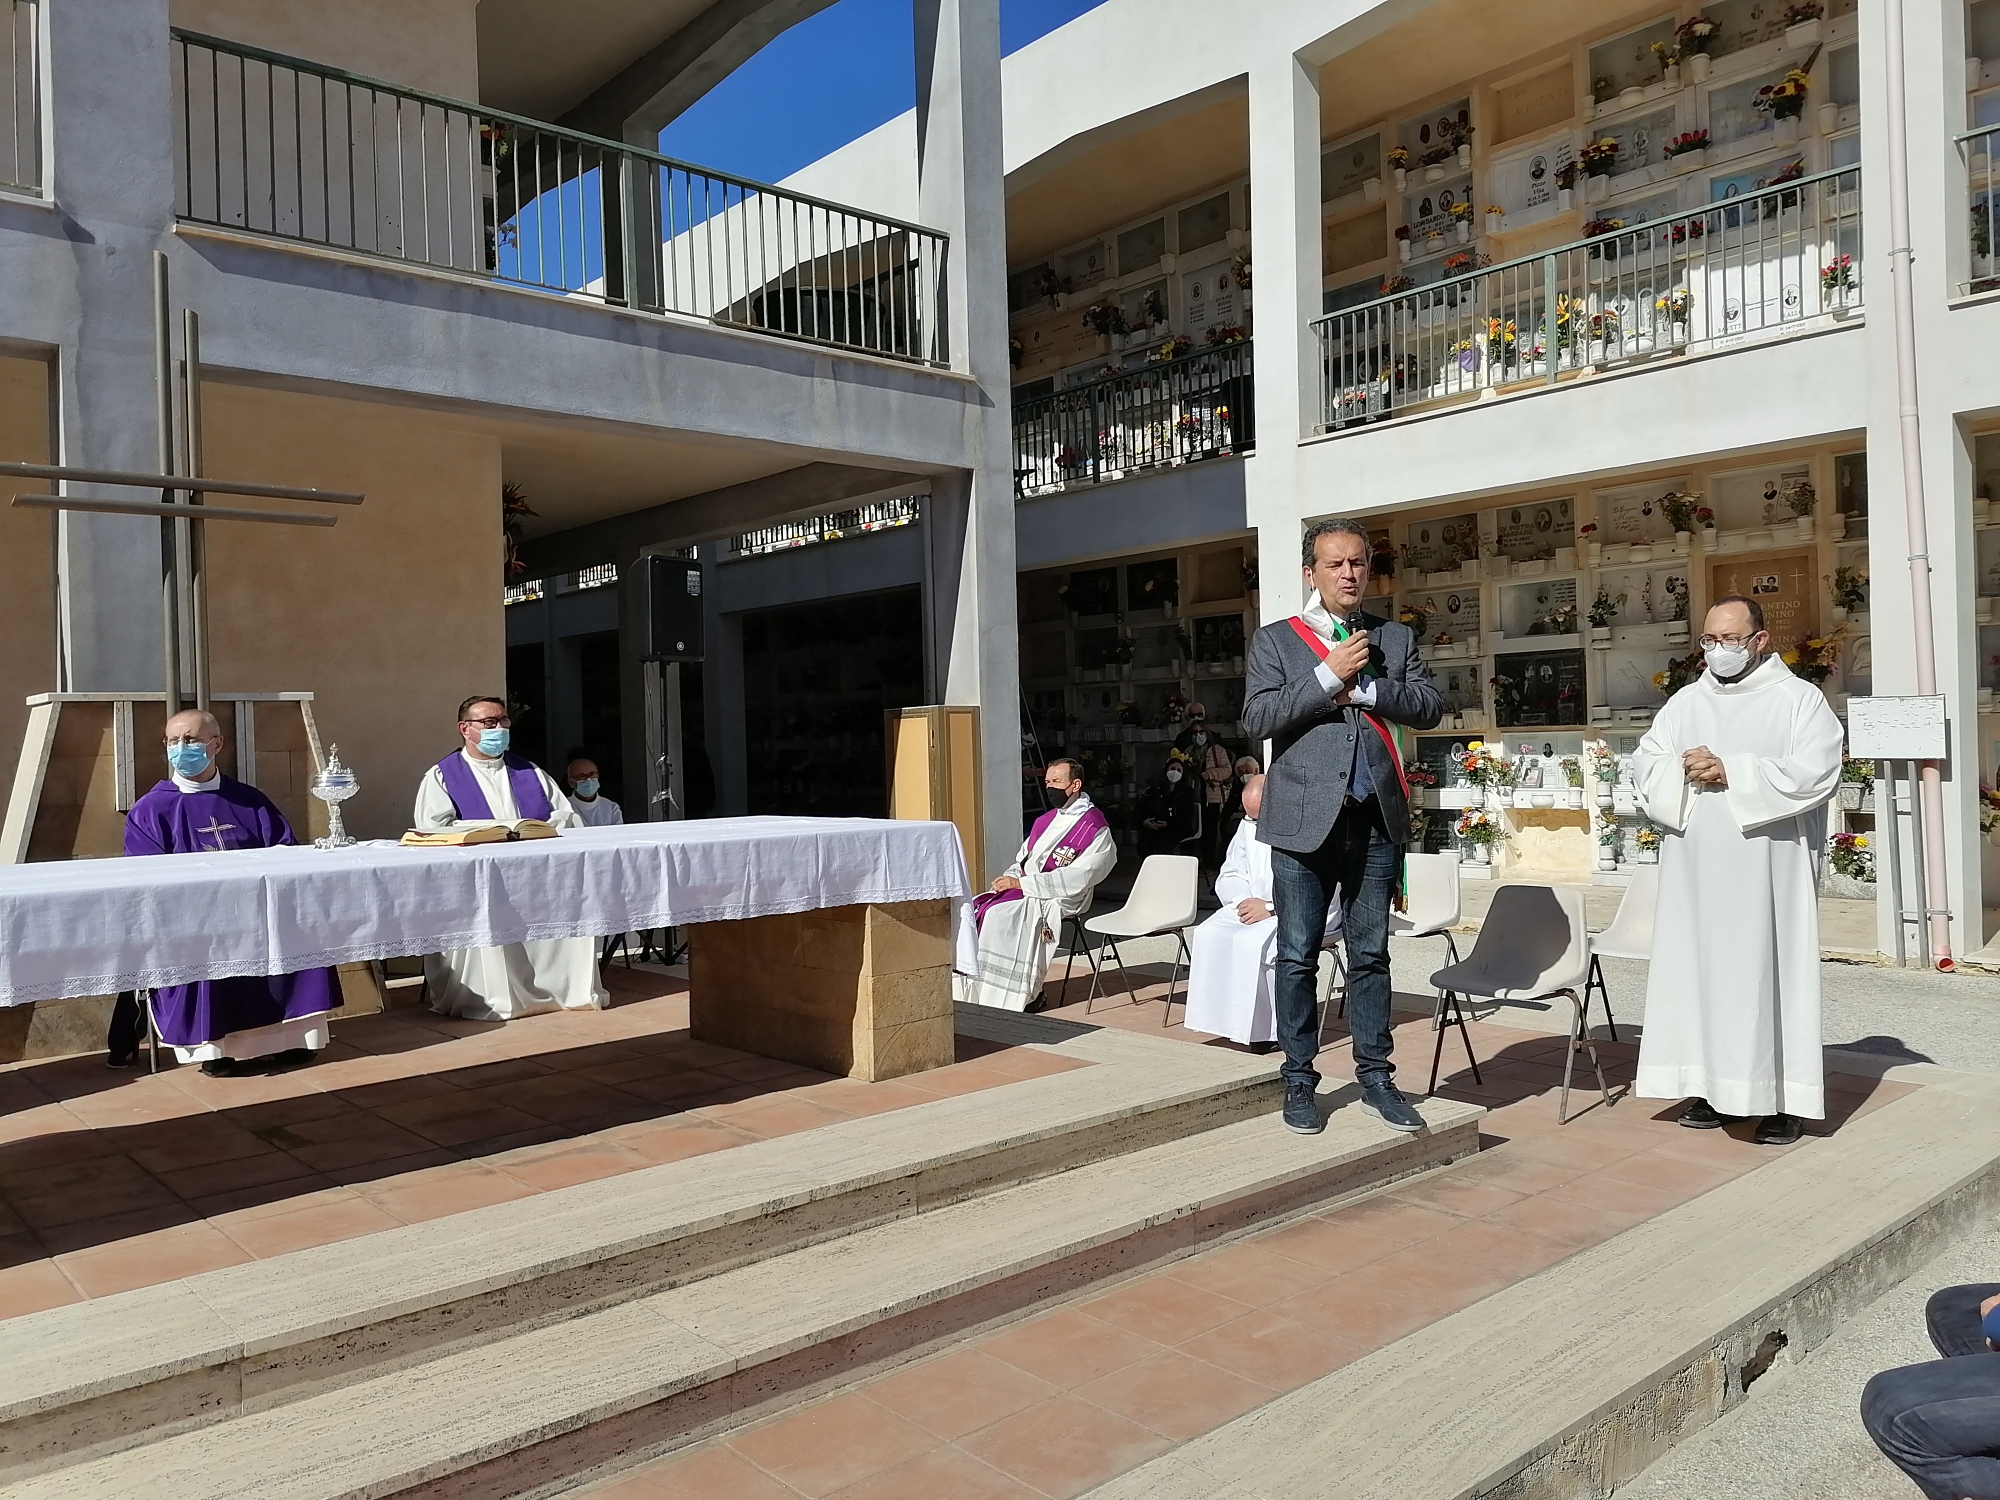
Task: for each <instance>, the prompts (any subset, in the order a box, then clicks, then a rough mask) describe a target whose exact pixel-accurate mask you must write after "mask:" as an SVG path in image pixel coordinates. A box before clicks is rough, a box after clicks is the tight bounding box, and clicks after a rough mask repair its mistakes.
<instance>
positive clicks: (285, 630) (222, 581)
mask: <svg viewBox="0 0 2000 1500" xmlns="http://www.w3.org/2000/svg"><path fill="white" fill-rule="evenodd" d="M204 401H205V406H204V410H203V417H204V420H205V422H206V425H207V431H206V443H207V459H208V463H207V467H208V471H209V472H210V473H215V474H230V475H245V476H250V477H254V478H257V479H263V480H269V481H271V482H273V483H278V484H302V485H316V486H319V487H321V488H324V489H342V490H359V491H361V492H362V493H363V494H365V495H366V496H367V500H366V502H365V503H364V504H362V505H360V506H358V507H346V506H342V507H339V508H337V509H334V510H333V513H334V514H337V515H338V516H339V518H340V521H339V524H338V525H336V526H334V527H333V528H331V529H330V530H325V531H321V530H308V529H306V528H303V527H291V526H262V525H251V524H247V523H246V524H240V525H235V526H231V525H227V524H223V523H215V524H212V525H210V526H209V528H208V539H209V558H210V579H211V582H210V607H209V622H210V624H209V628H210V632H211V635H212V637H213V640H214V653H215V665H214V670H213V674H212V680H213V684H214V687H215V689H216V690H217V691H218V692H226V691H232V690H236V691H246V692H285V691H295V690H303V691H310V692H312V693H314V694H316V695H317V699H316V709H317V713H318V719H319V728H320V735H321V738H322V740H323V741H325V742H327V743H331V744H337V745H339V747H340V753H341V758H342V759H343V760H345V761H346V762H347V763H348V764H349V765H351V766H352V767H353V768H354V770H355V773H356V774H357V775H358V776H359V777H360V779H361V794H360V795H359V796H358V797H356V798H355V799H354V800H353V801H352V802H349V803H348V804H347V806H346V815H347V822H348V827H349V828H350V829H351V830H352V831H353V832H354V833H355V834H357V835H359V836H363V837H384V836H393V835H395V834H398V833H400V832H401V831H402V830H403V829H404V828H406V827H407V826H408V824H409V817H410V805H411V802H412V800H413V799H414V797H415V794H416V787H417V779H418V777H419V776H420V775H421V774H422V773H423V770H424V768H425V767H426V766H429V765H431V764H433V763H434V762H436V761H437V760H438V758H439V757H440V756H442V755H444V754H445V753H446V752H447V751H449V750H450V749H451V748H452V746H453V745H454V744H455V743H456V740H455V737H454V734H453V729H452V724H453V721H454V716H455V710H456V709H457V707H458V703H459V700H460V699H461V698H464V697H465V696H466V695H467V694H468V693H473V692H499V691H502V690H503V689H504V687H505V684H506V644H505V643H506V626H505V622H504V620H503V619H502V616H501V611H502V605H501V602H500V587H501V585H500V547H501V543H500V449H499V445H498V444H497V443H496V442H495V441H493V439H491V438H490V437H485V436H481V435H477V434H475V433H474V432H472V431H471V430H470V429H469V428H467V427H464V426H462V425H459V424H457V423H455V422H454V420H453V419H452V418H450V417H443V416H438V415H436V414H433V413H428V412H415V411H408V410H404V409H401V408H398V407H393V406H387V405H378V404H375V403H371V402H360V401H344V400H339V399H335V398H331V397H325V396H316V395H301V394H295V393H291V392H280V391H266V390H258V389H254V388H251V387H246V386H231V385H217V384H211V385H209V386H207V387H206V388H205V391H204ZM245 503H246V504H248V503H250V502H245ZM314 508H315V509H317V508H318V507H314ZM260 723H261V721H260ZM266 790H268V791H269V792H270V793H271V794H272V795H273V796H275V797H277V798H278V799H279V800H280V801H281V802H282V801H284V800H285V791H284V790H283V789H280V788H277V787H269V788H266Z"/></svg>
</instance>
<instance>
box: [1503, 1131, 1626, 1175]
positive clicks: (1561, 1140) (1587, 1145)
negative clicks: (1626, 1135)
mask: <svg viewBox="0 0 2000 1500" xmlns="http://www.w3.org/2000/svg"><path fill="white" fill-rule="evenodd" d="M1578 1123H1579V1124H1581V1122H1580V1121H1579V1122H1578ZM1652 1144H1653V1143H1652V1142H1645V1143H1639V1142H1632V1141H1623V1140H1597V1139H1594V1138H1593V1137H1592V1136H1591V1135H1590V1134H1589V1133H1587V1132H1585V1131H1583V1130H1559V1131H1551V1132H1549V1133H1547V1134H1545V1135H1537V1136H1531V1137H1529V1138H1528V1139H1526V1140H1522V1141H1516V1142H1515V1143H1514V1144H1513V1146H1512V1147H1511V1148H1510V1149H1511V1150H1513V1151H1516V1152H1518V1153H1520V1154H1521V1155H1522V1156H1524V1157H1529V1158H1531V1159H1533V1160H1535V1161H1543V1162H1549V1163H1551V1164H1553V1165H1555V1166H1559V1167H1572V1168H1574V1169H1575V1170H1576V1171H1577V1172H1578V1173H1579V1174H1580V1173H1583V1172H1594V1171H1596V1170H1597V1169H1598V1168H1599V1167H1608V1166H1610V1165H1611V1163H1612V1162H1614V1161H1622V1160H1624V1159H1625V1158H1626V1157H1628V1156H1636V1155H1637V1154H1638V1153H1639V1151H1640V1150H1641V1149H1650V1148H1651V1146H1652Z"/></svg>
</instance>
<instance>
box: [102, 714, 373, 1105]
mask: <svg viewBox="0 0 2000 1500" xmlns="http://www.w3.org/2000/svg"><path fill="white" fill-rule="evenodd" d="M166 743H167V765H168V767H169V769H170V771H171V773H172V774H171V778H170V779H169V780H166V781H162V782H160V783H159V784H158V785H157V786H155V787H154V788H153V789H152V790H151V791H150V792H148V793H146V795H145V796H143V797H141V798H140V799H139V800H138V801H137V802H136V803H134V804H133V806H132V811H131V812H130V813H128V814H127V815H126V818H125V852H126V853H127V854H201V853H212V852H220V851H227V850H231V849H268V848H270V847H272V846H273V845H275V844H292V843H296V842H297V840H296V839H294V838H293V837H292V826H291V824H289V823H287V822H286V821H285V815H284V814H283V813H281V812H279V811H278V809H277V806H276V804H275V803H273V802H272V801H271V799H270V798H269V797H266V796H265V795H264V794H263V793H262V792H260V791H258V790H257V788H255V787H254V786H246V785H245V784H244V783H242V782H240V781H238V780H237V779H236V778H235V777H233V776H225V775H223V774H222V772H221V770H220V768H218V767H217V765H216V757H217V756H219V755H220V754H221V753H222V727H221V725H219V724H217V723H216V721H215V718H214V716H213V715H211V714H207V713H204V712H202V711H201V710H200V709H189V710H187V711H186V712H185V713H178V714H175V715H174V716H173V717H172V718H171V719H169V720H167V730H166ZM121 999H122V997H121ZM339 1008H340V980H339V978H338V976H337V975H335V973H334V971H333V970H332V969H302V970H300V971H299V972H298V973H296V974H273V975H270V976H269V977H267V978H262V979H258V978H245V979H208V980H203V981H201V982H200V983H197V984H176V985H169V986H166V987H164V988H161V989H156V990H154V991H153V1020H154V1024H155V1025H157V1026H158V1027H159V1029H160V1038H161V1040H162V1041H165V1042H169V1043H171V1044H172V1045H173V1048H174V1051H175V1052H176V1053H177V1054H178V1055H179V1057H180V1060H181V1061H182V1062H184V1063H189V1062H198V1063H200V1064H201V1070H202V1072H204V1073H207V1074H209V1075H211V1076H221V1077H227V1076H229V1075H230V1074H232V1073H256V1072H262V1071H264V1070H265V1069H266V1068H268V1067H270V1066H272V1065H274V1064H275V1065H277V1066H280V1067H290V1066H294V1065H296V1064H299V1063H306V1062H311V1061H312V1055H313V1053H315V1052H317V1051H319V1050H320V1049H321V1048H323V1047H324V1046H326V1043H327V1036H328V1030H329V1028H328V1014H329V1013H330V1012H332V1011H334V1010H337V1009H339Z"/></svg>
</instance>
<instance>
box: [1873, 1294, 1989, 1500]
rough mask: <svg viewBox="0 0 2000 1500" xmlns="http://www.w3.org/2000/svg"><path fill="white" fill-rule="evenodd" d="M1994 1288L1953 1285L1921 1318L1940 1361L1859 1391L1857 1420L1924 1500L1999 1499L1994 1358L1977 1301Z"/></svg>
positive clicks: (1887, 1374)
mask: <svg viewBox="0 0 2000 1500" xmlns="http://www.w3.org/2000/svg"><path fill="white" fill-rule="evenodd" d="M1996 1295H2000V1286H1955V1287H1947V1288H1945V1289H1944V1290H1943V1291H1941V1292H1938V1293H1937V1294H1936V1295H1934V1296H1933V1297H1932V1298H1931V1300H1930V1306H1929V1307H1928V1308H1927V1309H1926V1311H1925V1320H1926V1322H1927V1323H1928V1324H1929V1326H1930V1335H1931V1342H1932V1343H1933V1344H1935V1345H1936V1346H1937V1351H1938V1353H1940V1354H1942V1355H1944V1356H1945V1357H1944V1358H1943V1359H1938V1360H1932V1361H1931V1362H1930V1363H1929V1364H1922V1365H1908V1366H1905V1367H1904V1368H1902V1369H1900V1370H1884V1371H1883V1372H1882V1373H1881V1374H1879V1375H1877V1376H1875V1377H1874V1378H1873V1379H1872V1380H1870V1381H1869V1382H1868V1384H1867V1385H1866V1386H1865V1387H1863V1389H1862V1392H1861V1423H1862V1425H1863V1426H1864V1427H1866V1428H1867V1429H1868V1435H1869V1436H1870V1437H1871V1438H1873V1439H1874V1440H1875V1446H1876V1447H1878V1448H1880V1449H1881V1450H1882V1452H1883V1453H1884V1454H1885V1455H1887V1457H1888V1458H1889V1460H1890V1461H1891V1462H1892V1463H1894V1464H1895V1465H1896V1467H1897V1468H1899V1469H1901V1470H1902V1471H1903V1472H1904V1473H1905V1474H1907V1475H1909V1476H1910V1478H1911V1479H1912V1480H1914V1481H1915V1483H1916V1486H1917V1488H1918V1489H1920V1490H1922V1491H1923V1492H1924V1494H1925V1495H1927V1496H1929V1497H1930V1500H2000V1354H1995V1353H1991V1352H1988V1351H1987V1350H1986V1339H1985V1336H1984V1335H1983V1334H1982V1333H1981V1332H1980V1329H1979V1304H1980V1302H1982V1301H1983V1300H1984V1299H1986V1298H1988V1297H1992V1296H1996Z"/></svg>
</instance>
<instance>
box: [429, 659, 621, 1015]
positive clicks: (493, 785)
mask: <svg viewBox="0 0 2000 1500" xmlns="http://www.w3.org/2000/svg"><path fill="white" fill-rule="evenodd" d="M512 737H513V720H512V718H511V717H509V715H508V712H507V705H506V704H505V703H503V702H502V701H501V700H500V699H498V698H486V697H479V698H468V699H466V700H465V702H463V703H461V704H460V705H459V706H458V738H459V747H458V749H456V750H454V751H453V752H452V753H451V754H450V755H447V756H446V757H445V758H444V759H443V760H441V761H439V762H438V763H437V764H436V765H434V766H432V767H431V768H430V769H429V770H428V771H426V772H424V779H423V780H422V781H420V782H419V783H418V784H417V809H416V821H415V823H414V824H413V825H412V826H413V827H416V828H422V829H426V830H436V829H443V828H449V827H451V826H452V825H453V824H455V823H472V822H481V821H486V820H496V819H497V820H498V821H500V822H503V823H517V822H519V821H520V820H521V819H523V818H540V819H541V820H542V821H543V822H546V823H550V824H553V825H554V826H555V827H557V828H576V827H578V826H580V825H581V823H582V819H580V818H579V817H577V815H576V809H575V808H574V807H572V806H571V805H570V801H569V798H567V797H565V796H564V795H563V792H562V788H561V787H559V786H557V785H556V784H555V781H554V780H553V779H552V778H551V777H550V775H549V773H548V772H546V771H544V770H543V769H542V768H541V767H540V766H538V765H536V764H535V763H534V762H533V761H531V760H529V759H528V758H527V757H526V756H524V755H516V754H514V753H513V751H512V750H511V749H510V748H509V746H510V744H511V741H512ZM424 990H425V992H426V994H428V996H429V997H430V1005H431V1009H432V1010H434V1011H437V1012H438V1013H439V1014H441V1015H447V1016H461V1017H463V1018H465V1019H467V1020H473V1021H511V1020H513V1019H515V1018H516V1017H517V1016H525V1015H531V1014H533V1013H534V1012H536V1011H544V1010H592V1009H595V1010H602V1009H604V1007H605V1006H607V1005H609V1004H610V1003H611V996H610V993H609V992H608V991H607V990H606V989H605V988H604V981H603V979H602V977H601V976H600V975H599V973H598V969H597V940H596V939H595V938H588V937H579V938H553V939H549V940H546V941H541V942H533V943H509V944H507V945H506V946H505V947H502V948H454V949H451V950H450V951H448V952H445V953H433V954H431V955H430V956H428V957H427V958H425V959H424Z"/></svg>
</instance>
